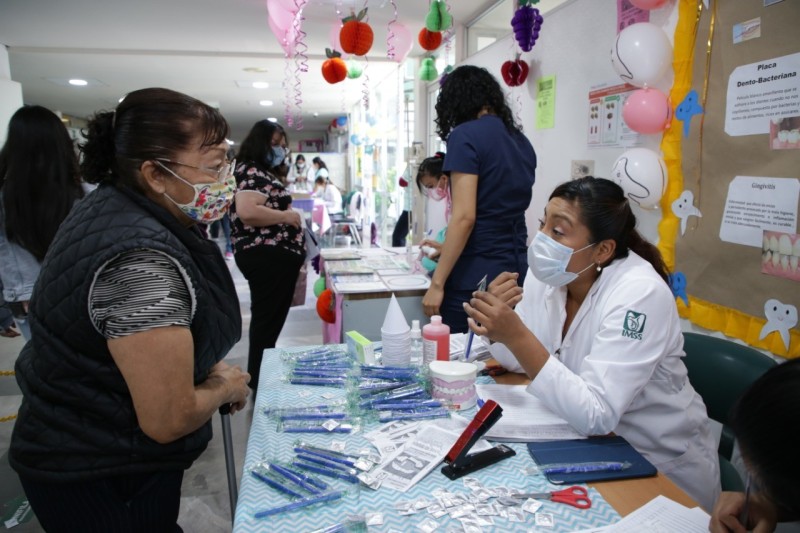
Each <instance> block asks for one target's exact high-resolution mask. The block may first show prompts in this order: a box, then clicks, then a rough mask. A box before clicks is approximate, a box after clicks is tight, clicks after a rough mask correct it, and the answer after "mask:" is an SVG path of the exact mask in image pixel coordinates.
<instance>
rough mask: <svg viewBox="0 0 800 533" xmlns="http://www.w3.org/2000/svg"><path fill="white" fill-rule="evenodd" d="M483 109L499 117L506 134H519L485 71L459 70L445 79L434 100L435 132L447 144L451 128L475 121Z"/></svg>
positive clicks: (466, 67)
mask: <svg viewBox="0 0 800 533" xmlns="http://www.w3.org/2000/svg"><path fill="white" fill-rule="evenodd" d="M484 108H486V109H488V111H489V112H490V113H493V114H495V115H497V116H498V117H500V119H501V120H502V121H503V124H505V125H506V128H508V131H510V132H512V133H514V132H519V131H522V127H521V126H519V125H518V124H517V123H516V122H515V121H514V116H513V114H512V113H511V109H510V108H509V107H508V104H506V97H505V93H504V92H503V89H501V88H500V84H499V83H497V80H496V79H495V78H494V76H492V75H491V74H489V71H488V70H486V69H485V68H481V67H474V66H472V65H463V66H460V67H458V68H457V69H455V70H454V71H452V72H451V73H450V74H448V75H447V79H446V80H445V82H444V83H443V84H442V89H441V91H439V97H438V98H437V99H436V132H437V133H438V134H439V137H441V139H442V140H443V141H447V137H448V136H449V135H450V132H451V131H453V128H455V127H456V126H458V125H459V124H462V123H464V122H468V121H470V120H474V119H476V118H478V113H480V112H481V111H482V110H483V109H484Z"/></svg>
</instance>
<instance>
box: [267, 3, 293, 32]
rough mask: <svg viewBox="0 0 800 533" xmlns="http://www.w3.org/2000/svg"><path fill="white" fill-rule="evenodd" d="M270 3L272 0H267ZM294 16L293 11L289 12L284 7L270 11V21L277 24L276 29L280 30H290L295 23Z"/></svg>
mask: <svg viewBox="0 0 800 533" xmlns="http://www.w3.org/2000/svg"><path fill="white" fill-rule="evenodd" d="M269 1H270V0H267V2H269ZM273 1H277V0H273ZM268 9H269V8H268ZM294 16H295V13H294V12H293V11H287V10H285V9H283V8H282V7H277V8H272V9H269V20H270V21H271V22H273V23H275V27H276V28H280V29H282V30H288V29H289V28H290V27H291V26H292V24H293V23H294Z"/></svg>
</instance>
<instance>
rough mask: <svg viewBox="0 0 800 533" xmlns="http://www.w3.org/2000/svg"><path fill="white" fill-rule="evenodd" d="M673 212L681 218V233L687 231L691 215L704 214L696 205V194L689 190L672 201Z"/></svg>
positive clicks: (698, 215) (700, 215)
mask: <svg viewBox="0 0 800 533" xmlns="http://www.w3.org/2000/svg"><path fill="white" fill-rule="evenodd" d="M672 212H673V213H675V216H676V217H678V218H679V219H681V235H683V234H684V233H686V224H687V222H688V220H689V217H691V216H696V217H702V216H703V215H702V213H700V210H699V209H697V208H696V207H695V206H694V194H693V193H692V191H689V190H685V191H683V192H682V193H681V195H680V196H679V197H678V199H677V200H675V201H673V202H672Z"/></svg>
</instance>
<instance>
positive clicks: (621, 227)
mask: <svg viewBox="0 0 800 533" xmlns="http://www.w3.org/2000/svg"><path fill="white" fill-rule="evenodd" d="M553 198H564V199H565V200H568V201H570V202H577V203H578V206H579V207H580V210H581V222H583V224H584V225H585V226H586V227H587V228H589V233H590V234H591V238H592V242H600V241H604V240H606V239H612V240H614V242H615V243H616V244H617V247H616V251H615V253H614V259H619V258H622V257H627V256H628V250H633V251H634V252H636V253H637V254H638V255H639V256H641V257H642V258H643V259H645V260H646V261H647V262H649V263H650V264H651V265H653V268H654V269H655V271H656V272H658V275H659V276H661V277H662V278H663V279H664V281H665V282H666V283H667V284H669V270H668V269H667V265H666V264H665V263H664V258H663V257H661V252H659V251H658V248H656V247H655V246H653V245H652V244H650V243H649V242H647V241H646V240H645V239H644V237H642V236H641V235H640V234H639V232H638V231H636V216H635V215H634V214H633V211H631V206H630V203H629V202H628V199H627V198H625V193H624V192H623V190H622V187H620V186H619V185H617V184H616V183H614V182H613V181H611V180H607V179H604V178H595V177H592V176H586V177H584V178H580V179H576V180H572V181H568V182H566V183H562V184H561V185H559V186H558V187H556V189H555V190H554V191H553V194H551V195H550V199H551V200H552V199H553Z"/></svg>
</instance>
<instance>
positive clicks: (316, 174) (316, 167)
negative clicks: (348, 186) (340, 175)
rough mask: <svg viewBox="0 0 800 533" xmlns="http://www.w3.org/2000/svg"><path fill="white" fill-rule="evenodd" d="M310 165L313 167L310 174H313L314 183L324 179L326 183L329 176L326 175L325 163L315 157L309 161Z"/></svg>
mask: <svg viewBox="0 0 800 533" xmlns="http://www.w3.org/2000/svg"><path fill="white" fill-rule="evenodd" d="M311 164H312V165H313V168H312V170H311V173H312V174H313V178H314V182H315V183H316V181H317V178H324V179H325V180H326V181H327V180H328V178H329V177H330V175H329V173H328V165H326V164H325V161H323V160H322V159H321V158H320V157H315V158H314V159H312V160H311Z"/></svg>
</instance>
